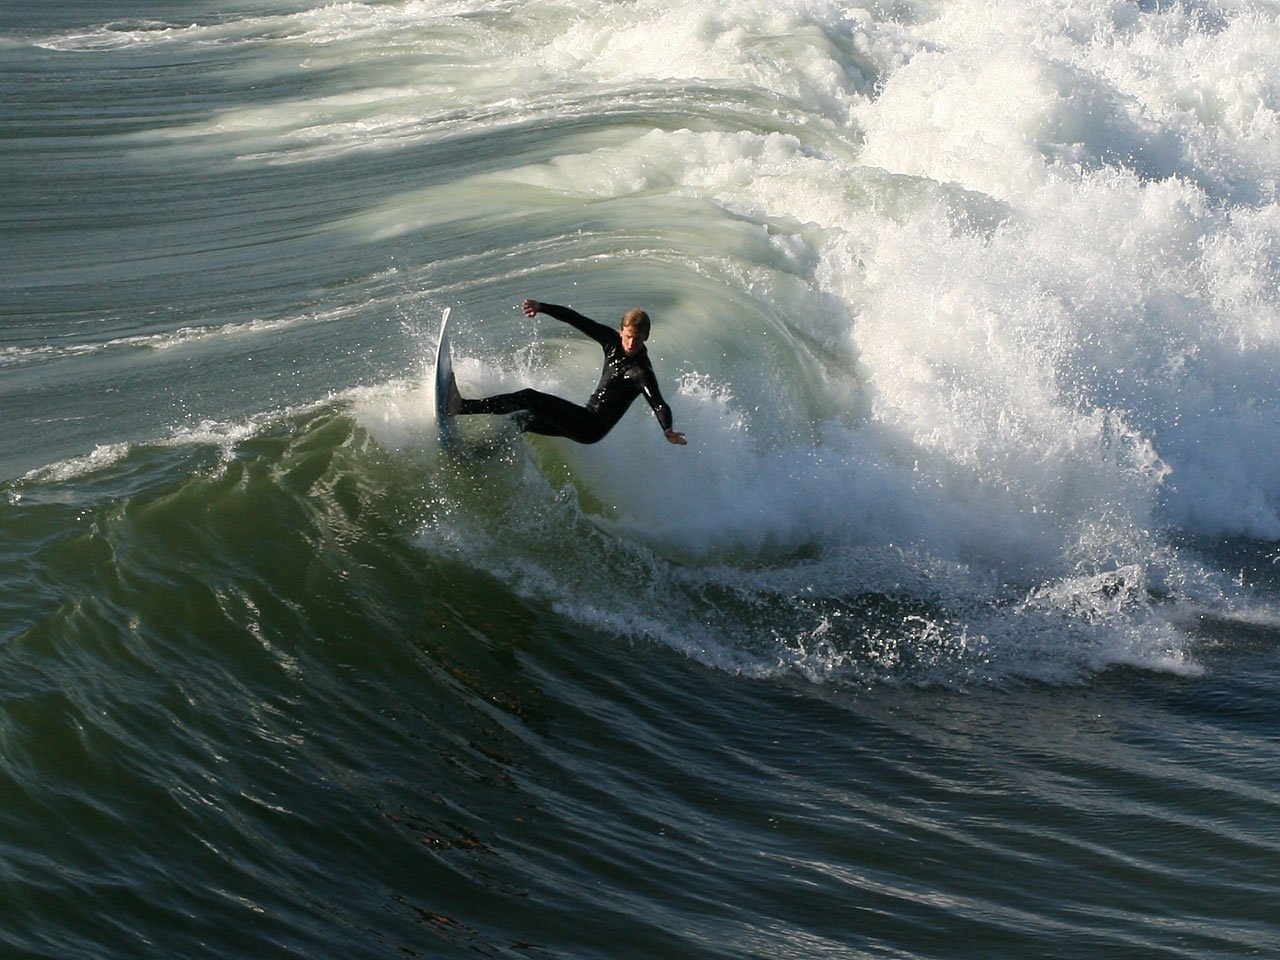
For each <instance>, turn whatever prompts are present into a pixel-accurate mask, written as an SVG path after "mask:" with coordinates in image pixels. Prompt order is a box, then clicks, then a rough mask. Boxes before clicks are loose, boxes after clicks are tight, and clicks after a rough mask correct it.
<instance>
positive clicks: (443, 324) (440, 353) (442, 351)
mask: <svg viewBox="0 0 1280 960" xmlns="http://www.w3.org/2000/svg"><path fill="white" fill-rule="evenodd" d="M451 309H452V308H449V307H446V308H445V311H444V317H443V318H441V320H440V342H439V343H438V344H437V345H436V425H437V427H438V429H439V430H440V440H441V442H443V443H451V442H452V441H453V440H454V439H456V438H457V435H458V428H457V424H456V423H455V422H454V415H453V414H451V413H450V412H449V389H450V388H451V387H454V384H455V383H456V382H457V381H456V380H455V378H454V376H453V353H452V351H451V350H450V348H449V314H450V312H451Z"/></svg>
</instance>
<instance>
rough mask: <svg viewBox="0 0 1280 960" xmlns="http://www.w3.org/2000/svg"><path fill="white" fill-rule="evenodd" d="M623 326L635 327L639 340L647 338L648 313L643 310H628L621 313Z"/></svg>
mask: <svg viewBox="0 0 1280 960" xmlns="http://www.w3.org/2000/svg"><path fill="white" fill-rule="evenodd" d="M621 325H622V326H623V327H635V328H636V332H637V333H639V334H640V339H641V340H648V339H649V315H648V314H647V313H645V312H644V311H643V310H628V311H627V312H626V313H624V314H623V315H622V324H621Z"/></svg>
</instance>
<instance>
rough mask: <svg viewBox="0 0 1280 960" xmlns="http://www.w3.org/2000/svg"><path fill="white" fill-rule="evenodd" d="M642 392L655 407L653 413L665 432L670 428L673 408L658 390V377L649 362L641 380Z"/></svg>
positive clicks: (651, 405) (650, 404)
mask: <svg viewBox="0 0 1280 960" xmlns="http://www.w3.org/2000/svg"><path fill="white" fill-rule="evenodd" d="M640 392H641V393H643V394H644V398H645V400H647V401H648V402H649V406H650V407H652V408H653V415H654V416H655V417H657V418H658V425H659V426H660V427H662V429H663V431H664V432H665V431H667V430H670V429H671V408H670V407H668V406H667V401H665V400H663V399H662V393H661V392H660V391H659V390H658V378H657V377H655V376H654V375H653V368H652V367H650V366H648V365H647V364H646V365H645V371H644V376H643V377H642V378H641V380H640Z"/></svg>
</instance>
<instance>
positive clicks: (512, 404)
mask: <svg viewBox="0 0 1280 960" xmlns="http://www.w3.org/2000/svg"><path fill="white" fill-rule="evenodd" d="M458 413H460V414H468V413H496V414H507V413H515V414H520V416H519V417H517V420H516V422H517V423H518V424H519V426H520V429H521V431H522V432H524V433H539V434H542V435H543V436H547V437H568V438H569V439H570V440H575V441H577V442H578V443H595V442H596V441H597V440H600V439H601V438H602V437H603V436H604V435H605V434H606V433H608V432H609V427H610V426H611V424H608V423H605V422H603V421H602V420H601V418H600V417H598V416H597V415H596V414H594V413H592V412H591V411H590V410H588V409H587V408H586V407H580V406H578V405H577V404H576V403H570V402H569V401H568V400H565V399H563V398H562V397H557V396H553V395H552V394H549V393H543V392H542V391H540V390H528V389H526V390H517V391H516V392H515V393H500V394H498V395H497V396H493V397H485V398H483V399H481V400H463V401H462V407H461V408H460V409H459V410H458Z"/></svg>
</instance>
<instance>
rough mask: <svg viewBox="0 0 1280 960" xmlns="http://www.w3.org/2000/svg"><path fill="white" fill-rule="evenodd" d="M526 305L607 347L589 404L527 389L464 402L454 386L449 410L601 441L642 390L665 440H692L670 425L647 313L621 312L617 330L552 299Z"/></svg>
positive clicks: (533, 313)
mask: <svg viewBox="0 0 1280 960" xmlns="http://www.w3.org/2000/svg"><path fill="white" fill-rule="evenodd" d="M522 306H523V308H524V315H525V316H526V317H536V316H537V315H538V314H539V313H545V314H546V315H547V316H549V317H553V318H554V319H556V320H559V321H560V322H562V323H567V324H569V326H571V327H573V328H574V329H576V330H580V331H581V332H582V333H585V334H586V335H587V336H588V337H590V338H591V339H592V340H594V341H595V342H596V343H598V344H600V347H601V348H602V349H603V350H604V370H603V371H602V372H601V374H600V382H599V383H598V384H597V385H596V389H595V392H594V393H592V394H591V399H589V400H588V401H587V405H586V406H585V407H583V406H579V405H578V404H576V403H570V402H569V401H568V400H564V399H562V398H560V397H556V396H552V395H551V394H549V393H543V392H542V391H540V390H529V389H525V390H517V391H516V392H515V393H500V394H498V395H497V396H493V397H484V398H483V399H480V400H466V399H464V398H463V397H462V396H461V395H460V394H459V393H458V388H457V387H456V386H454V385H452V384H451V385H450V390H449V412H450V413H456V414H464V415H465V414H472V413H496V414H507V413H514V414H517V415H518V416H517V417H516V418H515V421H516V423H517V424H518V425H519V427H520V430H521V432H523V433H540V434H542V435H543V436H547V437H568V438H569V439H570V440H574V441H576V442H578V443H597V442H599V441H600V440H603V439H604V437H605V435H606V434H607V433H608V432H609V431H610V430H612V429H613V428H614V426H615V425H616V424H617V422H618V421H619V420H621V419H622V415H623V414H624V413H626V412H627V408H628V407H630V406H631V403H632V401H634V400H635V398H636V397H638V396H640V395H641V394H644V398H645V400H647V401H648V403H649V406H650V407H651V408H652V409H653V414H654V416H655V417H657V418H658V425H659V426H660V427H662V434H663V436H665V437H666V438H667V442H668V443H674V444H678V445H679V446H684V445H685V444H686V443H688V441H687V440H685V438H684V434H683V433H680V432H678V431H676V430H673V429H671V422H672V421H671V408H670V407H668V406H667V404H666V401H665V400H663V399H662V394H661V392H659V390H658V380H657V378H656V377H655V376H654V374H653V366H652V364H650V363H649V353H648V351H647V350H646V349H645V345H644V344H645V341H646V340H648V339H649V315H648V314H647V313H645V312H644V311H643V310H629V311H627V312H626V313H625V314H623V316H622V322H621V323H620V324H619V327H618V329H617V330H613V329H611V328H609V327H606V326H605V325H604V324H602V323H597V322H596V321H594V320H592V319H590V318H588V317H584V316H583V315H582V314H580V313H578V312H577V311H575V310H571V309H569V308H568V307H561V306H558V305H556V304H554V303H539V302H538V301H537V300H526V301H524V303H523V305H522Z"/></svg>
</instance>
